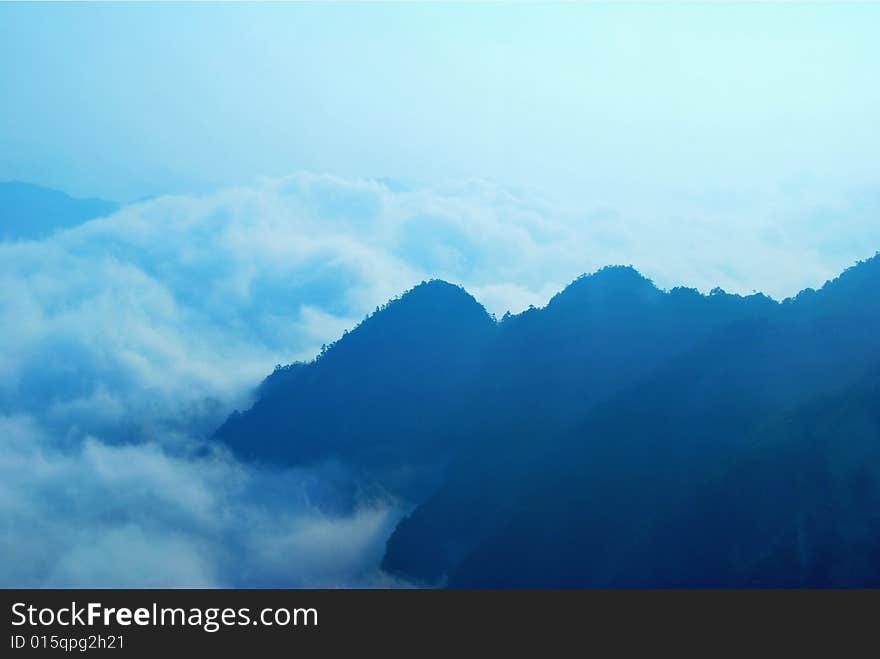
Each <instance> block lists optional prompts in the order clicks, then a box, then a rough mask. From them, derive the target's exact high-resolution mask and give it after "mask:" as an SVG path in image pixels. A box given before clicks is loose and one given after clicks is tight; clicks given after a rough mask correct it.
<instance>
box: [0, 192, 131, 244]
mask: <svg viewBox="0 0 880 659" xmlns="http://www.w3.org/2000/svg"><path fill="white" fill-rule="evenodd" d="M118 208H119V205H118V204H117V203H115V202H112V201H106V200H104V199H76V198H74V197H70V196H68V195H66V194H64V193H63V192H59V191H58V190H52V189H50V188H44V187H41V186H38V185H32V184H30V183H22V182H20V181H7V182H0V240H38V239H41V238H45V237H47V236H49V235H51V234H52V233H54V232H55V231H58V230H60V229H68V228H70V227H73V226H76V225H77V224H82V223H83V222H85V221H87V220H91V219H94V218H96V217H102V216H104V215H109V214H110V213H112V212H114V211H115V210H117V209H118Z"/></svg>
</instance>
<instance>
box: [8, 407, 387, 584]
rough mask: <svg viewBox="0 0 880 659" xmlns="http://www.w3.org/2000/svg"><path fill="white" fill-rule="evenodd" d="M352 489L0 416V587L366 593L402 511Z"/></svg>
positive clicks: (335, 481)
mask: <svg viewBox="0 0 880 659" xmlns="http://www.w3.org/2000/svg"><path fill="white" fill-rule="evenodd" d="M350 487H351V484H350V483H346V482H345V478H344V474H341V475H338V476H337V477H333V474H332V473H331V472H327V473H322V472H321V470H319V469H311V470H278V471H272V470H267V469H265V468H264V469H257V468H255V467H251V466H246V465H242V464H240V463H238V462H236V461H235V460H233V459H232V458H230V457H229V456H227V455H224V454H223V453H217V452H214V453H211V454H208V455H201V456H199V457H196V456H193V455H186V454H177V455H175V454H173V453H172V452H170V451H169V450H168V449H166V448H163V447H160V446H158V445H156V444H140V445H127V446H108V445H106V444H103V443H101V442H99V441H97V440H95V439H92V438H89V439H87V440H86V441H85V442H84V443H83V444H81V445H79V446H77V447H72V448H68V449H61V448H59V447H57V446H55V442H54V441H53V439H52V436H51V435H50V434H49V433H47V432H46V431H45V430H44V429H42V428H40V427H39V425H38V423H36V422H35V421H34V420H33V419H30V418H27V417H0V518H2V519H3V521H4V533H3V534H2V537H0V555H2V556H3V558H4V560H3V561H2V562H0V586H6V587H9V586H41V587H42V586H57V587H66V586H120V585H126V586H148V587H154V586H155V587H158V586H165V587H172V586H191V587H209V586H242V585H273V586H279V587H281V586H290V587H303V586H327V585H343V584H344V585H350V586H358V585H370V584H371V583H373V580H374V579H376V578H379V576H380V575H378V574H377V573H376V567H375V566H376V565H378V562H379V559H380V558H381V553H382V550H383V547H384V542H385V539H386V538H387V536H388V534H389V533H390V532H391V529H393V527H394V524H396V522H397V520H398V519H399V517H400V514H401V512H402V508H401V507H400V506H399V505H398V504H395V503H394V502H393V501H391V500H378V499H374V500H372V501H361V502H360V503H358V502H357V500H355V501H354V503H353V504H349V503H346V502H345V501H346V500H347V499H349V498H350V497H349V495H348V493H346V492H345V490H346V489H348V488H350Z"/></svg>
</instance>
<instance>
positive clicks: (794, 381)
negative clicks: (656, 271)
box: [216, 257, 880, 587]
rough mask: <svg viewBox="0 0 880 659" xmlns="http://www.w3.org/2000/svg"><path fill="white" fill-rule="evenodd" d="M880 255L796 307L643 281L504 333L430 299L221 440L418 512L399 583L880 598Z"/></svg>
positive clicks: (391, 310)
mask: <svg viewBox="0 0 880 659" xmlns="http://www.w3.org/2000/svg"><path fill="white" fill-rule="evenodd" d="M878 290H880V257H874V258H873V259H869V260H868V261H865V262H862V263H859V264H857V265H856V266H854V267H852V268H850V269H848V270H846V271H845V272H844V273H842V274H841V276H840V277H838V278H837V279H835V280H833V281H830V282H827V283H826V284H825V285H824V286H823V287H822V288H821V289H820V290H817V291H814V290H807V291H804V292H802V293H801V294H799V295H798V296H796V297H795V298H792V299H788V300H785V301H783V302H781V303H778V302H775V301H773V300H771V299H769V298H767V297H765V296H762V295H751V296H746V297H742V296H738V295H730V294H727V293H724V292H723V291H720V290H717V289H716V290H715V291H713V292H712V293H711V294H709V295H702V294H700V293H699V292H697V291H695V290H692V289H686V288H676V289H673V290H671V291H662V290H659V289H658V288H656V287H655V286H654V284H653V283H652V282H650V281H649V280H647V279H646V278H644V277H642V276H641V275H640V274H639V273H638V272H637V271H636V270H634V269H633V268H630V267H619V266H618V267H609V268H604V269H602V270H600V271H598V272H596V273H594V274H592V275H587V276H583V277H581V278H579V279H577V280H576V281H574V282H573V283H572V284H571V285H569V286H568V287H567V288H566V289H565V290H563V291H562V292H560V293H559V294H558V295H556V296H555V297H554V298H553V299H551V301H550V302H549V303H548V305H547V306H546V307H544V308H542V309H529V310H527V311H525V312H523V313H521V314H518V315H514V316H505V318H504V319H502V320H501V321H498V322H496V321H494V320H493V319H492V318H491V317H490V316H488V315H487V314H486V313H485V311H484V310H483V309H482V307H480V305H479V304H478V303H477V302H476V301H475V300H474V299H473V298H471V297H470V296H469V295H468V294H467V293H465V292H464V291H463V290H462V289H460V288H458V287H454V286H451V285H449V284H446V283H443V282H439V281H433V282H429V283H425V284H422V285H421V286H419V287H416V288H415V289H413V290H412V291H410V292H408V293H407V294H405V295H403V296H402V297H401V298H400V299H398V300H395V301H393V302H391V303H390V304H388V305H387V306H386V307H385V308H383V309H379V310H377V312H376V313H375V314H373V315H372V316H370V317H369V318H368V319H367V320H366V321H364V322H363V323H362V324H361V325H360V326H358V327H357V328H356V329H355V330H353V331H352V332H350V333H348V334H346V336H344V337H343V338H342V339H341V340H340V341H338V342H337V343H336V344H334V345H332V346H330V347H329V348H328V349H327V350H326V351H325V352H324V353H323V354H322V355H321V357H319V358H318V359H317V360H315V361H314V362H312V363H309V364H297V365H293V366H290V367H284V368H280V369H278V370H277V371H276V373H275V374H273V375H271V376H270V377H269V378H267V380H266V381H265V382H264V383H263V385H262V386H261V388H260V390H259V391H258V392H257V403H256V404H255V405H254V407H253V408H252V409H251V410H249V411H246V412H244V413H241V414H235V415H233V417H231V418H230V419H229V420H228V421H227V423H226V424H225V425H224V426H223V427H222V428H221V429H220V430H219V431H218V432H217V434H216V437H217V439H218V440H220V441H224V442H226V443H228V444H229V445H230V446H231V447H232V448H233V450H235V451H237V452H238V453H239V454H240V455H242V456H243V457H246V458H248V459H254V460H265V461H271V462H278V463H283V464H304V463H308V462H314V461H319V460H324V459H334V460H338V461H340V462H343V463H346V464H349V465H354V466H356V467H358V468H359V469H361V470H362V472H363V473H364V474H365V477H367V478H369V479H371V480H373V481H377V482H379V483H381V485H382V486H383V487H384V488H386V489H390V490H392V491H395V492H397V493H398V494H400V495H401V496H403V497H405V498H408V499H409V500H410V501H412V503H414V504H415V507H414V509H413V511H412V513H411V514H410V515H408V516H407V517H405V518H404V519H403V520H402V521H401V522H400V524H399V525H398V527H397V528H396V529H395V531H394V533H393V535H392V536H391V538H390V539H389V541H388V544H387V548H386V554H385V558H384V561H383V568H384V569H385V570H387V571H389V572H391V573H394V574H397V575H400V576H403V577H404V578H407V579H410V580H413V581H415V582H418V583H423V584H429V585H444V584H445V585H447V586H451V587H522V586H529V587H574V586H583V587H593V586H603V587H616V586H627V587H630V586H634V587H654V586H670V585H678V586H743V585H762V586H776V585H779V586H788V585H798V586H802V585H818V586H833V585H871V584H876V583H880V582H878V578H880V577H878V572H880V571H878V568H876V567H875V566H877V565H880V562H878V560H877V559H878V558H880V518H878V517H877V515H876V514H875V513H874V511H875V510H878V509H880V508H878V506H877V504H878V503H880V474H878V470H880V461H878V460H877V458H878V457H880V455H878V454H880V417H878V410H880V397H878V391H880V385H878V381H880V380H878V378H880V341H877V339H876V336H877V329H878V327H880V296H878V295H877V291H878Z"/></svg>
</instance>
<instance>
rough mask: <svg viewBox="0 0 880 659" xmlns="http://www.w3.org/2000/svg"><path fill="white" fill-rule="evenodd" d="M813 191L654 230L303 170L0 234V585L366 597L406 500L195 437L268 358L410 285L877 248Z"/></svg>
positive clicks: (327, 472)
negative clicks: (336, 591)
mask: <svg viewBox="0 0 880 659" xmlns="http://www.w3.org/2000/svg"><path fill="white" fill-rule="evenodd" d="M825 189H827V186H825ZM812 190H813V188H812V187H811V186H810V185H809V184H808V182H806V183H803V182H802V183H800V184H797V185H791V186H789V187H788V188H785V189H775V190H765V191H751V192H749V193H745V192H738V193H736V194H734V193H726V194H722V193H714V194H711V195H706V194H703V195H700V196H686V195H685V196H681V197H680V198H676V199H668V200H663V201H662V203H660V204H659V207H662V208H664V209H669V208H675V209H676V210H675V212H674V213H673V214H670V213H669V212H668V211H662V212H661V211H660V210H658V209H657V208H653V207H651V206H650V205H648V204H646V203H645V202H644V201H643V200H632V199H618V200H616V201H613V202H611V203H609V202H607V200H606V202H603V203H602V204H598V203H597V204H587V205H583V206H573V205H571V204H565V203H560V202H558V201H553V200H550V199H548V198H546V197H544V196H542V195H540V194H538V193H536V192H535V191H530V190H517V189H509V188H505V187H502V186H499V185H495V184H493V183H491V182H487V181H469V182H458V183H450V184H447V185H442V186H436V185H435V186H423V185H419V184H413V183H404V182H400V181H392V180H378V181H373V180H345V179H339V178H334V177H331V176H319V175H313V174H307V173H303V174H298V175H295V176H291V177H287V178H283V179H275V180H267V181H263V182H261V183H259V184H257V185H253V186H249V187H241V188H235V189H228V190H222V191H218V192H216V193H213V194H210V195H205V196H169V197H162V198H158V199H153V200H149V201H145V202H142V203H138V204H134V205H130V206H127V207H124V208H123V209H121V210H120V211H118V212H116V213H114V214H113V215H110V216H108V217H105V218H101V219H97V220H93V221H91V222H88V223H86V224H83V225H81V226H78V227H75V228H73V229H69V230H66V231H63V232H61V233H58V234H56V235H55V236H53V237H51V238H49V239H46V240H42V241H29V242H16V243H0V323H2V327H3V332H2V339H3V349H2V351H0V443H2V445H0V518H2V519H3V520H4V525H5V529H4V531H5V532H4V533H3V534H2V539H0V557H2V558H3V559H4V560H3V561H0V563H2V565H3V567H2V568H0V584H2V585H7V586H15V585H56V586H62V585H168V586H171V585H187V586H203V585H272V586H283V585H292V586H296V585H369V584H374V583H377V581H376V580H377V579H382V578H383V577H382V575H379V574H378V573H376V571H375V566H376V565H377V564H378V560H379V557H380V556H381V552H382V545H383V543H384V540H385V538H386V537H387V535H388V534H389V533H390V531H391V529H392V528H393V526H394V524H395V523H396V520H397V519H398V518H399V516H400V515H401V514H402V511H403V510H404V509H405V506H406V503H405V502H395V501H390V500H387V499H386V500H383V499H377V498H375V497H373V498H369V499H368V498H365V497H363V496H361V495H360V494H359V493H358V491H357V488H356V484H353V483H351V482H350V479H348V478H347V477H346V471H345V467H344V466H339V467H337V468H334V467H332V466H321V467H315V468H314V469H309V470H297V471H289V470H288V471H273V470H271V469H268V468H266V467H256V466H252V465H243V464H240V463H238V462H236V461H235V460H234V459H233V458H231V457H230V456H228V455H226V454H224V453H223V452H222V450H219V449H218V448H217V447H211V446H206V445H205V442H204V440H205V438H206V437H207V436H208V435H209V434H210V432H211V430H212V429H213V428H214V427H215V426H216V425H217V424H218V423H219V421H220V420H222V418H223V417H224V416H225V415H226V414H227V413H228V412H229V411H230V410H231V409H233V408H235V407H241V406H244V405H247V401H248V396H249V393H250V391H252V388H253V387H254V385H255V384H256V383H257V382H259V380H260V378H262V377H263V376H264V375H266V374H268V373H269V372H270V371H271V369H272V367H273V366H274V365H275V364H276V363H286V362H290V361H293V360H295V359H307V358H309V357H311V356H312V355H314V354H315V353H316V352H317V351H318V350H319V349H320V346H321V344H323V343H326V342H329V341H332V340H334V339H336V338H338V337H339V336H340V335H341V333H342V331H343V330H344V329H346V328H350V327H352V326H353V325H354V324H355V323H356V322H357V321H358V320H359V319H361V318H362V317H363V316H364V315H365V314H366V313H368V312H370V311H371V310H372V309H373V308H375V307H376V306H377V305H379V304H381V303H383V302H385V301H386V300H387V299H388V298H390V297H392V296H394V295H397V294H399V293H400V292H401V291H403V290H405V289H407V288H409V287H411V286H412V285H414V284H416V283H417V282H419V281H421V280H422V279H426V278H430V277H441V278H445V279H448V280H451V281H454V282H456V283H461V284H463V285H464V286H465V287H466V288H467V289H468V290H469V291H470V292H472V293H473V294H474V295H475V296H476V297H477V298H478V299H479V300H480V301H481V302H483V303H484V304H485V305H486V306H487V308H488V309H489V310H490V311H493V312H495V313H497V314H499V315H500V314H501V313H503V312H505V311H506V310H508V309H509V310H512V311H514V312H516V311H519V310H521V309H523V308H525V307H527V306H528V305H530V304H535V305H541V304H544V303H545V302H546V301H547V300H548V299H549V297H550V296H551V295H552V294H553V293H555V292H556V291H557V290H559V289H560V288H561V287H562V286H564V285H565V284H566V283H567V282H568V281H570V280H571V279H573V278H574V277H576V276H577V275H578V274H580V273H582V272H585V271H591V270H594V269H596V268H598V267H600V266H603V265H606V264H612V263H623V264H633V265H635V266H636V267H637V268H639V269H640V270H641V271H642V272H643V273H645V274H646V275H647V276H649V277H652V278H653V279H654V280H655V281H656V282H657V283H658V284H659V285H661V286H663V287H670V286H673V285H679V284H687V285H691V286H696V287H698V288H700V289H702V290H709V289H710V288H712V287H714V286H719V285H720V286H722V287H723V288H725V289H727V290H730V291H734V292H751V291H752V290H754V289H757V290H762V291H765V292H768V293H770V294H771V295H774V296H775V297H782V296H785V295H790V294H793V293H795V292H797V290H799V289H800V288H802V287H805V286H816V285H820V284H821V283H822V282H823V281H824V280H825V279H827V278H828V277H831V276H833V275H835V274H836V273H837V272H838V271H839V270H840V269H842V267H844V266H845V265H848V264H850V263H852V262H853V261H855V260H857V259H859V258H863V257H865V256H869V255H871V254H873V253H874V251H875V250H876V248H877V247H878V246H880V224H878V223H877V222H876V221H875V218H876V216H877V211H878V210H880V194H877V193H876V192H872V191H871V190H860V191H859V190H856V191H852V190H841V193H840V194H839V195H837V196H834V195H831V196H829V195H828V194H827V193H826V194H825V195H824V196H823V197H821V198H819V197H816V196H814V194H813V192H812ZM384 583H387V582H384Z"/></svg>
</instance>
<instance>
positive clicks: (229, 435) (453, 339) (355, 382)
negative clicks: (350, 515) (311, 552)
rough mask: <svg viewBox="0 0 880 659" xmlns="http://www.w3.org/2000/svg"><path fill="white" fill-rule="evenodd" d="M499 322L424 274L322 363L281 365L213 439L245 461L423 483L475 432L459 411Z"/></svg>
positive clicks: (395, 483)
mask: <svg viewBox="0 0 880 659" xmlns="http://www.w3.org/2000/svg"><path fill="white" fill-rule="evenodd" d="M496 330H497V328H496V327H495V322H494V321H493V319H492V318H491V316H489V314H488V313H487V312H486V310H485V309H484V308H483V307H482V306H481V305H480V304H479V303H478V302H477V301H476V300H474V298H473V297H471V296H470V295H469V294H467V293H466V292H465V291H464V290H463V289H462V288H460V287H458V286H453V285H451V284H447V283H445V282H442V281H436V280H435V281H430V282H424V283H422V284H420V285H419V286H416V287H415V288H413V289H412V290H410V291H408V292H407V293H405V294H404V295H403V296H402V297H400V298H399V299H396V300H393V301H391V302H390V303H388V304H387V305H385V306H384V307H383V308H380V309H377V310H376V312H375V313H374V314H373V315H372V316H370V317H369V318H367V319H366V320H365V321H364V322H362V323H361V324H360V325H359V326H358V327H356V328H355V329H354V330H353V331H351V332H348V333H346V334H345V335H344V336H343V337H342V338H341V339H340V340H339V341H337V342H336V343H334V344H333V345H331V346H330V347H329V348H328V349H326V350H325V351H324V352H323V353H322V354H321V355H320V356H319V357H318V358H317V359H316V360H315V361H313V362H311V363H308V364H302V363H297V364H293V365H291V366H288V367H279V368H277V369H276V371H275V372H274V373H273V374H272V375H270V376H269V377H268V378H266V380H265V381H264V382H263V383H262V385H261V386H260V389H259V391H258V400H257V402H256V404H255V405H254V406H253V407H252V408H251V409H250V410H248V411H246V412H244V413H240V414H239V413H236V414H233V415H232V416H231V417H230V418H229V419H228V420H227V421H226V423H225V424H223V426H222V427H221V428H220V429H219V430H218V431H217V433H216V438H217V439H218V440H220V441H222V442H225V443H226V444H228V445H229V446H231V447H232V448H233V449H234V450H235V451H236V452H237V453H238V454H239V455H241V456H244V457H245V458H248V459H257V460H264V461H270V462H274V463H278V464H286V465H302V464H309V463H314V462H320V461H327V460H339V461H344V462H346V463H348V464H350V465H354V466H356V467H357V468H358V469H362V470H364V471H367V472H369V473H371V474H373V475H376V474H378V473H380V472H381V474H382V477H383V481H384V484H385V485H386V486H387V487H390V488H391V489H394V490H397V489H402V490H405V491H408V490H410V489H412V488H416V489H418V488H419V487H424V478H425V476H426V472H431V473H433V472H434V471H436V470H437V469H439V468H441V467H442V466H443V465H444V464H445V463H446V462H448V460H449V459H450V458H451V457H452V456H453V455H454V454H455V453H456V451H457V450H458V449H459V448H460V447H461V446H462V445H463V444H464V443H465V442H467V441H468V440H469V438H468V437H467V436H465V435H463V434H462V433H461V432H460V427H459V425H458V423H457V417H458V415H459V414H460V410H461V409H462V408H463V407H464V406H465V405H466V403H467V402H468V401H467V399H466V395H467V392H468V390H469V387H470V385H471V383H472V382H473V381H474V380H475V377H476V372H477V369H478V368H479V356H480V354H481V353H482V352H483V351H484V350H485V347H486V346H487V345H488V343H489V342H490V341H491V340H492V339H493V337H494V335H495V333H496Z"/></svg>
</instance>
